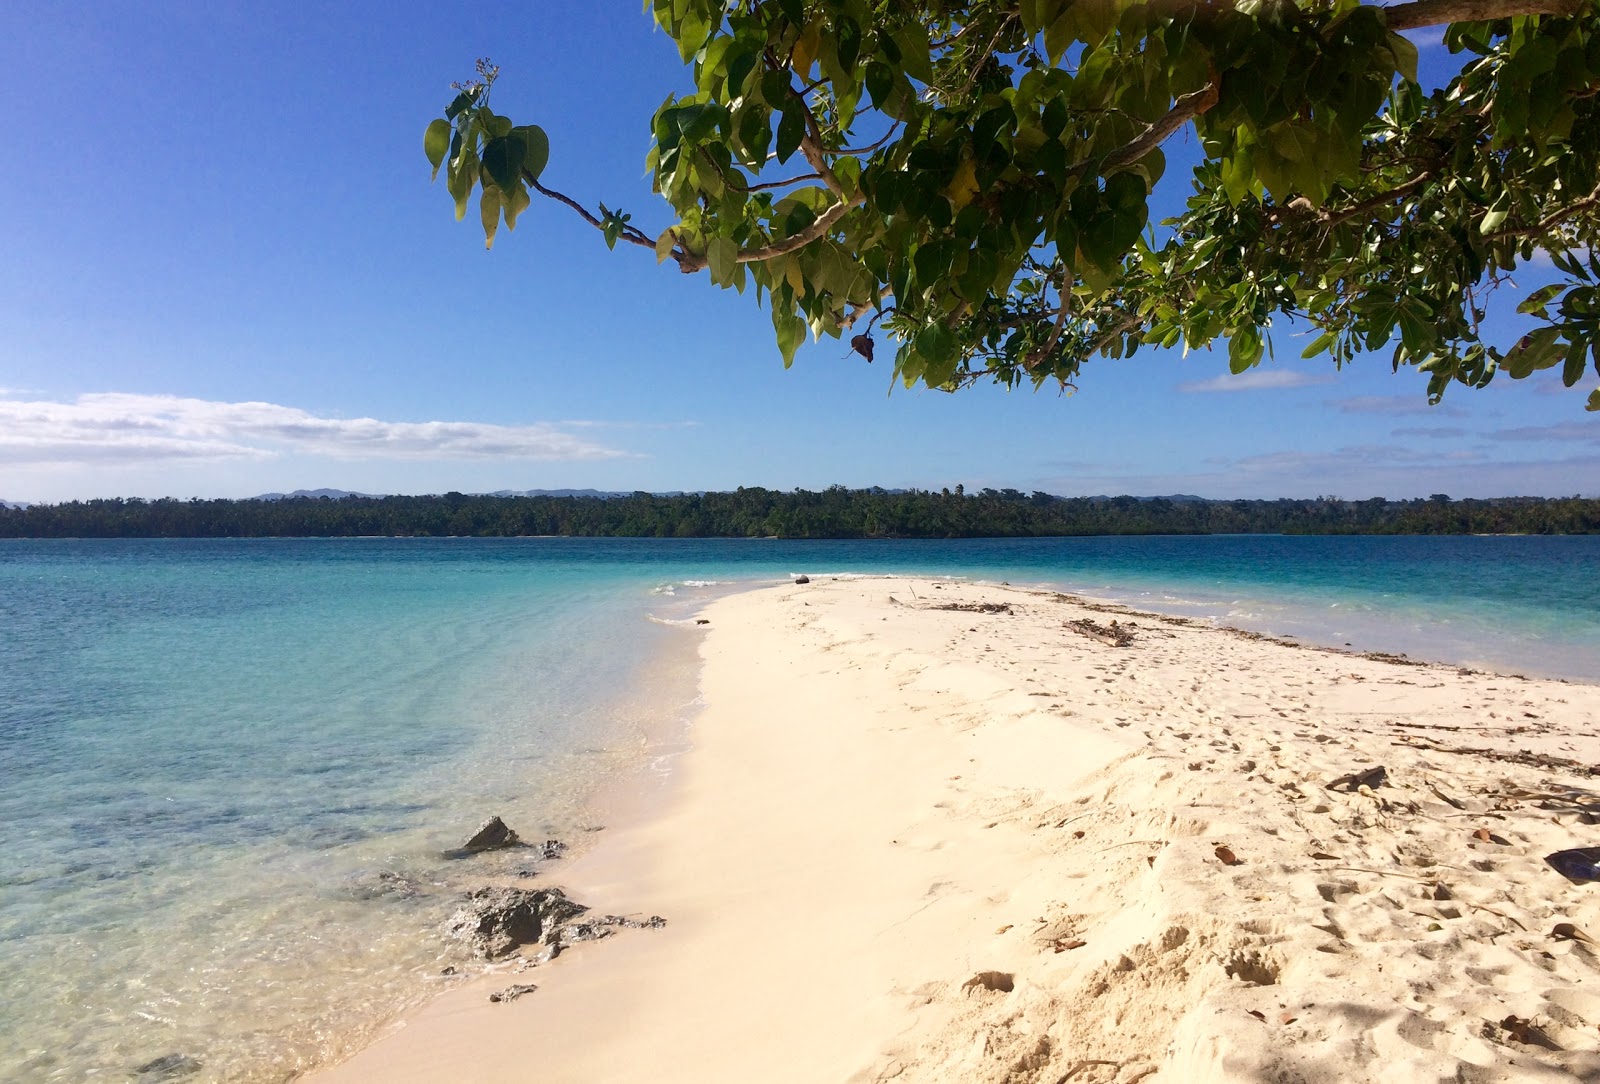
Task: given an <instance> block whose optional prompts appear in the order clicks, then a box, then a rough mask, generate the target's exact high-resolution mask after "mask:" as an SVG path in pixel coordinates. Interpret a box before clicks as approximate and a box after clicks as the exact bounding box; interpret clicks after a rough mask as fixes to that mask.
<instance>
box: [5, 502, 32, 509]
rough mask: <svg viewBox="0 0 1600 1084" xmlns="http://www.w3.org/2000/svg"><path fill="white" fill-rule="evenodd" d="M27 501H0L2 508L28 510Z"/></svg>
mask: <svg viewBox="0 0 1600 1084" xmlns="http://www.w3.org/2000/svg"><path fill="white" fill-rule="evenodd" d="M26 507H28V502H27V501H0V508H26Z"/></svg>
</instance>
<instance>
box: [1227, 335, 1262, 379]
mask: <svg viewBox="0 0 1600 1084" xmlns="http://www.w3.org/2000/svg"><path fill="white" fill-rule="evenodd" d="M1261 352H1262V343H1261V332H1260V331H1258V330H1256V329H1255V328H1254V327H1251V326H1248V325H1247V326H1245V327H1242V328H1240V329H1239V330H1237V331H1235V332H1234V333H1233V337H1232V338H1231V339H1229V340H1228V370H1229V371H1230V372H1232V373H1233V374H1234V375H1236V376H1237V375H1238V374H1239V373H1242V372H1244V371H1245V370H1246V369H1248V368H1250V367H1251V366H1253V365H1255V364H1256V363H1258V362H1259V361H1260V360H1261Z"/></svg>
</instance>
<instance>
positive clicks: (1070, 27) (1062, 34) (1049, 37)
mask: <svg viewBox="0 0 1600 1084" xmlns="http://www.w3.org/2000/svg"><path fill="white" fill-rule="evenodd" d="M1077 28H1078V20H1077V18H1076V16H1075V14H1074V12H1073V11H1072V10H1070V9H1068V11H1067V13H1066V14H1065V15H1062V16H1061V17H1060V18H1059V19H1057V20H1056V21H1055V22H1053V23H1051V24H1050V26H1049V29H1047V30H1046V31H1045V32H1044V51H1045V54H1046V55H1047V56H1048V57H1049V58H1050V66H1051V67H1055V66H1056V65H1057V64H1060V63H1061V58H1062V57H1063V56H1064V55H1065V54H1066V52H1067V47H1068V46H1069V45H1071V44H1072V42H1073V40H1074V36H1075V32H1076V31H1077Z"/></svg>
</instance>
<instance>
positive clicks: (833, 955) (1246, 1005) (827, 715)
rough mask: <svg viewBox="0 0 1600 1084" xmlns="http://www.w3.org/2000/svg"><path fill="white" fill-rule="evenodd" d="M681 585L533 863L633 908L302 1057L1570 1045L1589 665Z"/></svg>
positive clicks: (580, 1060)
mask: <svg viewBox="0 0 1600 1084" xmlns="http://www.w3.org/2000/svg"><path fill="white" fill-rule="evenodd" d="M702 616H703V617H705V618H706V619H708V621H709V624H708V625H706V626H705V627H704V632H703V635H704V642H703V646H702V656H703V675H702V689H703V694H704V699H705V707H704V709H703V711H702V712H701V713H700V714H699V715H698V716H696V718H695V719H694V721H693V723H692V724H691V729H690V733H689V744H690V746H691V748H690V751H689V752H688V753H686V754H685V755H683V756H682V757H681V758H679V759H678V760H676V761H675V764H674V771H673V777H672V781H671V782H670V784H669V785H668V786H667V787H666V788H665V790H664V791H663V792H661V793H657V794H652V795H651V796H649V798H648V800H645V801H641V802H638V803H635V806H636V807H635V808H633V809H631V810H628V811H624V812H620V813H619V818H620V819H617V820H614V821H613V822H612V823H611V826H610V827H609V828H608V830H607V831H606V832H605V833H603V839H602V841H601V842H600V843H599V844H598V845H597V846H595V847H594V848H592V849H591V850H590V851H588V852H587V853H586V854H585V855H583V856H582V857H581V858H579V859H577V860H576V861H574V862H572V863H570V864H568V865H566V866H564V867H561V868H557V869H555V870H554V871H552V872H551V873H549V874H548V875H541V877H540V878H538V881H539V883H556V884H560V885H561V886H563V887H564V888H565V889H566V890H567V891H568V893H569V894H570V895H571V896H572V897H573V898H575V899H577V900H579V901H581V902H583V903H585V904H588V905H590V906H591V907H593V908H595V909H596V910H597V911H601V912H609V913H617V914H637V915H650V914H659V915H662V916H664V917H665V918H666V919H667V920H668V925H667V926H666V927H665V928H664V929H659V930H624V931H622V932H621V933H619V935H618V936H616V937H613V938H610V939H608V940H606V941H603V942H597V943H592V944H583V945H579V946H576V947H574V948H573V949H571V950H570V951H567V952H565V953H563V954H562V955H561V956H560V957H559V958H558V959H555V960H553V961H550V962H548V963H544V964H540V965H538V966H535V967H530V968H527V969H526V970H522V971H513V970H511V969H507V968H504V967H502V968H501V969H500V970H499V972H498V973H496V974H493V975H489V976H486V977H483V978H479V979H475V980H473V981H471V982H468V983H464V984H463V985H461V986H460V987H458V988H456V989H454V990H452V991H450V992H448V993H446V994H444V995H442V996H441V997H439V998H438V999H437V1000H435V1001H433V1002H432V1003H430V1004H429V1005H427V1006H425V1007H424V1008H423V1009H421V1010H420V1011H419V1012H417V1013H415V1014H414V1015H412V1016H410V1017H408V1018H406V1019H404V1020H402V1021H400V1022H398V1023H397V1024H396V1026H394V1027H392V1028H391V1029H389V1030H388V1031H387V1032H386V1033H385V1034H384V1035H383V1036H382V1037H381V1038H380V1039H379V1040H378V1041H377V1042H375V1043H374V1044H373V1045H372V1046H370V1047H369V1048H367V1049H366V1050H365V1051H363V1052H361V1053H360V1054H358V1055H357V1056H356V1057H354V1058H353V1059H351V1060H350V1061H348V1062H346V1063H344V1064H342V1065H339V1066H336V1067H333V1068H331V1069H328V1070H325V1071H322V1072H320V1073H316V1074H313V1075H312V1076H310V1077H308V1078H307V1079H308V1080H313V1081H316V1082H317V1084H352V1082H370V1081H385V1082H447V1081H448V1082H461V1081H471V1082H479V1081H482V1082H500V1081H504V1082H520V1081H530V1082H531V1081H541V1082H551V1081H559V1082H585V1084H597V1082H606V1081H639V1080H650V1081H657V1082H663V1084H666V1082H678V1081H684V1082H688V1081H695V1082H702V1084H703V1082H711V1081H762V1082H778V1081H795V1082H800V1081H806V1082H822V1081H862V1082H865V1081H889V1080H893V1081H897V1082H900V1081H904V1082H910V1081H982V1082H1001V1081H1006V1082H1030V1084H1032V1082H1037V1084H1062V1082H1066V1081H1071V1082H1073V1084H1107V1082H1113V1081H1115V1082H1119V1084H1129V1082H1132V1081H1138V1080H1145V1081H1174V1082H1212V1081H1215V1082H1221V1081H1260V1082H1267V1081H1274V1082H1295V1081H1305V1082H1334V1081H1342V1082H1360V1081H1378V1080H1384V1081H1475V1082H1476V1081H1576V1080H1595V1079H1600V945H1597V944H1596V942H1595V941H1591V940H1589V935H1590V934H1593V935H1594V936H1595V938H1596V939H1600V884H1574V883H1571V882H1569V881H1568V880H1566V879H1565V878H1563V877H1562V876H1561V875H1560V874H1558V873H1557V872H1556V871H1555V870H1553V869H1552V868H1550V867H1549V866H1548V865H1547V864H1546V863H1545V862H1544V860H1543V858H1544V856H1545V855H1546V854H1548V853H1550V852H1553V851H1557V850H1560V849H1563V848H1572V847H1585V846H1591V845H1597V844H1600V783H1597V782H1596V780H1595V778H1593V777H1592V775H1591V771H1592V769H1591V768H1590V767H1588V766H1591V765H1600V738H1597V737H1596V733H1595V732H1596V726H1597V723H1600V687H1597V686H1593V685H1583V684H1576V683H1567V682H1562V681H1555V680H1541V679H1527V678H1521V677H1512V676H1506V675H1497V674H1489V673H1479V672H1472V671H1466V670H1458V669H1457V668H1456V667H1452V666H1443V665H1413V664H1410V663H1408V662H1405V661H1402V660H1391V659H1385V658H1377V657H1366V656H1361V655H1356V654H1351V653H1343V652H1334V651H1328V650H1321V649H1314V648H1308V647H1300V646H1294V645H1291V644H1285V643H1281V642H1276V641H1272V640H1268V639H1263V638H1260V637H1255V636H1251V635H1249V634H1244V633H1236V632H1232V631H1228V630H1219V629H1215V628H1212V627H1210V626H1207V625H1203V624H1199V623H1193V622H1189V621H1186V620H1184V619H1181V618H1161V617H1154V616H1149V615H1142V614H1130V613H1129V612H1127V611H1120V610H1116V609H1115V608H1108V607H1104V606H1098V605H1091V604H1088V603H1085V602H1083V601H1081V600H1072V599H1068V598H1066V597H1065V596H1060V595H1053V594H1051V593H1048V592H1039V591H1029V590H1023V589H1018V588H1008V587H1003V586H1001V587H991V586H974V585H971V584H966V583H958V582H948V581H937V580H931V579H923V578H861V579H847V580H846V579H841V580H833V579H822V580H819V581H816V582H811V583H808V584H803V585H791V586H783V587H778V588H771V589H762V590H757V591H751V592H748V593H744V594H739V595H735V596H731V597H728V598H725V599H722V600H720V601H718V602H716V603H714V604H713V605H711V606H710V607H709V608H708V609H707V610H706V611H705V612H704V614H703V615H702ZM1113 620H1115V621H1116V622H1118V627H1119V629H1122V630H1125V631H1126V632H1127V633H1129V634H1131V640H1130V642H1128V643H1126V644H1124V645H1122V646H1117V645H1115V644H1113V643H1110V642H1106V639H1104V638H1101V637H1096V636H1091V635H1087V634H1086V633H1085V632H1084V631H1080V630H1079V629H1077V628H1074V627H1071V626H1070V625H1069V622H1074V621H1088V622H1093V623H1094V628H1099V629H1105V628H1107V627H1108V626H1109V625H1110V623H1111V622H1112V621H1113ZM1094 628H1090V629H1089V631H1090V632H1093V631H1094ZM1377 766H1382V767H1383V768H1384V769H1385V771H1384V773H1383V778H1382V779H1376V778H1373V777H1370V776H1369V777H1367V779H1366V780H1365V782H1366V784H1367V785H1362V782H1363V781H1361V780H1356V781H1353V782H1351V783H1345V784H1338V783H1337V781H1338V780H1340V778H1341V777H1345V776H1348V775H1351V774H1352V773H1360V772H1363V771H1365V770H1367V769H1371V768H1374V767H1377ZM513 982H517V983H521V982H531V983H535V984H537V986H538V989H537V991H535V992H533V993H530V994H529V995H527V996H524V997H521V998H519V999H518V1000H516V1001H515V1002H512V1003H508V1004H505V1003H491V1002H489V1000H488V994H489V993H491V992H493V991H496V990H498V989H501V988H504V987H506V986H507V985H509V984H511V983H513Z"/></svg>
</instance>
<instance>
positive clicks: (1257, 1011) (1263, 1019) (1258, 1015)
mask: <svg viewBox="0 0 1600 1084" xmlns="http://www.w3.org/2000/svg"><path fill="white" fill-rule="evenodd" d="M1250 1015H1251V1016H1253V1017H1255V1018H1256V1019H1257V1020H1259V1021H1261V1022H1262V1023H1263V1024H1265V1023H1266V1022H1267V1014H1266V1013H1264V1012H1262V1011H1261V1010H1260V1009H1251V1010H1250Z"/></svg>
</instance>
